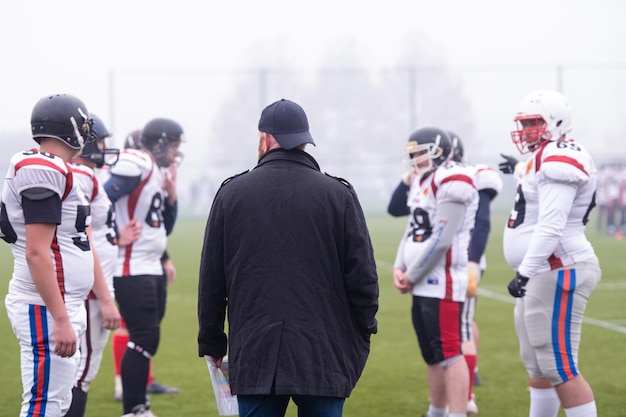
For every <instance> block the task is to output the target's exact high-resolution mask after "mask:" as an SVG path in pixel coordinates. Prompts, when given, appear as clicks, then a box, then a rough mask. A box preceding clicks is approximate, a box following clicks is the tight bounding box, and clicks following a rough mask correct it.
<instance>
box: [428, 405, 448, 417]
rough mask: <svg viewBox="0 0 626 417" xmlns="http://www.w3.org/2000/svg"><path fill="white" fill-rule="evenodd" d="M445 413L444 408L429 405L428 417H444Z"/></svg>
mask: <svg viewBox="0 0 626 417" xmlns="http://www.w3.org/2000/svg"><path fill="white" fill-rule="evenodd" d="M447 411H448V410H447V409H446V407H444V408H439V407H435V406H434V405H432V404H430V405H429V406H428V417H446V413H447Z"/></svg>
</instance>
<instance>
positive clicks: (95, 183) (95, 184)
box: [91, 175, 100, 201]
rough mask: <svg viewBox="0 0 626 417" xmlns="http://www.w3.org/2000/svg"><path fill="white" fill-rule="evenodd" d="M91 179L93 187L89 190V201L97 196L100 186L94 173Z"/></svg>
mask: <svg viewBox="0 0 626 417" xmlns="http://www.w3.org/2000/svg"><path fill="white" fill-rule="evenodd" d="M91 179H92V180H93V188H92V190H91V201H93V200H95V199H96V197H97V196H98V189H99V188H100V186H99V184H98V178H96V176H95V175H93V176H92V177H91Z"/></svg>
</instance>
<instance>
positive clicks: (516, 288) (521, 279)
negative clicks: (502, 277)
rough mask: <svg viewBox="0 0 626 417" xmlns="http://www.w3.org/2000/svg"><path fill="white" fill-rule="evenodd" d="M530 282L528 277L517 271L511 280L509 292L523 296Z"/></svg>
mask: <svg viewBox="0 0 626 417" xmlns="http://www.w3.org/2000/svg"><path fill="white" fill-rule="evenodd" d="M527 283H528V278H526V277H525V276H522V275H520V274H519V272H516V273H515V278H513V279H512V280H511V282H509V285H508V287H507V288H508V289H509V294H511V295H512V296H513V297H515V298H520V297H523V296H524V295H525V294H526V284H527Z"/></svg>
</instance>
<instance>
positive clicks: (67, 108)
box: [30, 94, 95, 150]
mask: <svg viewBox="0 0 626 417" xmlns="http://www.w3.org/2000/svg"><path fill="white" fill-rule="evenodd" d="M91 124H92V121H91V119H90V117H89V112H88V111H87V107H86V106H85V104H84V103H83V102H82V101H81V100H80V99H78V98H77V97H74V96H72V95H69V94H55V95H50V96H45V97H43V98H41V99H39V101H38V102H37V103H36V104H35V107H33V112H32V114H31V117H30V127H31V131H32V134H33V139H34V140H35V142H37V143H40V142H41V138H55V139H58V140H61V141H63V142H65V144H66V145H67V146H69V147H70V148H72V149H77V150H80V149H82V148H83V146H85V144H87V143H89V142H91V141H94V140H95V137H93V136H92V134H91Z"/></svg>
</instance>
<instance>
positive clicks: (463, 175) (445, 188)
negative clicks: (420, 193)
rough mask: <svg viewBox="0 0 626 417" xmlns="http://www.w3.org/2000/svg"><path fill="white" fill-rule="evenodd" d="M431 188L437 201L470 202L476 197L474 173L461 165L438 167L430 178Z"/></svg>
mask: <svg viewBox="0 0 626 417" xmlns="http://www.w3.org/2000/svg"><path fill="white" fill-rule="evenodd" d="M432 190H433V193H434V194H435V196H436V198H437V201H439V202H448V201H453V202H460V203H463V204H468V203H470V202H471V201H472V200H473V199H474V198H477V197H476V196H477V193H478V191H477V190H476V186H475V185H474V173H473V171H472V169H471V168H469V167H467V166H462V165H455V166H446V167H445V168H438V169H437V171H435V175H434V176H433V179H432Z"/></svg>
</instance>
